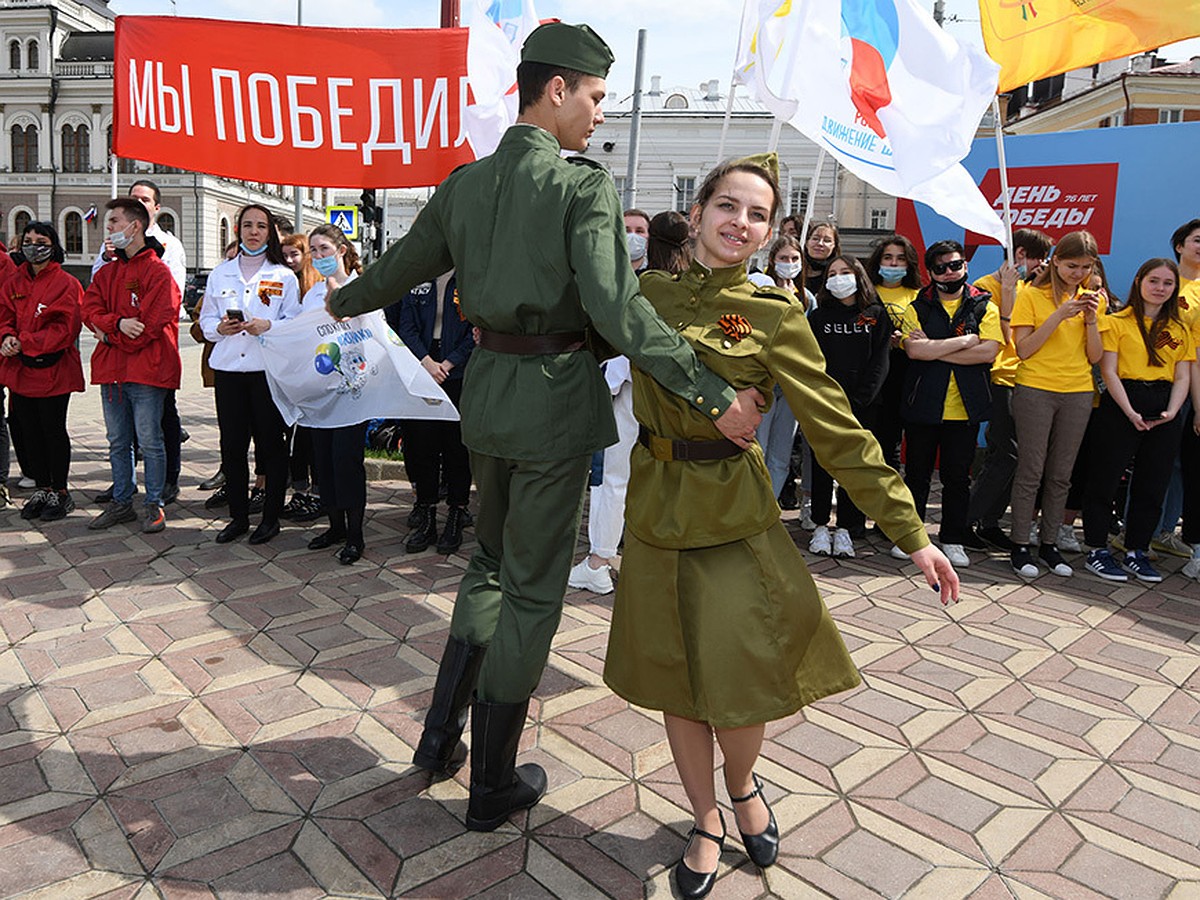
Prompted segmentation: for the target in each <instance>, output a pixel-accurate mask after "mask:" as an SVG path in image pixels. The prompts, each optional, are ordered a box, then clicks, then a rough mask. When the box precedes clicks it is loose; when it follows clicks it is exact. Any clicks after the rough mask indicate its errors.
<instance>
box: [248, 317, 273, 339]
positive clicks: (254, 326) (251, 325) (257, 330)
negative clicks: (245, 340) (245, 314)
mask: <svg viewBox="0 0 1200 900" xmlns="http://www.w3.org/2000/svg"><path fill="white" fill-rule="evenodd" d="M242 330H243V331H245V332H246V333H247V334H252V335H254V336H255V337H258V336H259V335H260V334H264V333H265V332H268V331H270V330H271V320H270V319H251V320H250V321H249V322H247V323H246V324H245V325H244V326H242Z"/></svg>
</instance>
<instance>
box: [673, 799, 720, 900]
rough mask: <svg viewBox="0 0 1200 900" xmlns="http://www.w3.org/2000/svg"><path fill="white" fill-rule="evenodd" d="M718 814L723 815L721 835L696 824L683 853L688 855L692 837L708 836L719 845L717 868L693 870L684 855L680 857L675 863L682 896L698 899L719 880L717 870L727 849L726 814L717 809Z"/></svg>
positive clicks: (676, 876) (705, 894)
mask: <svg viewBox="0 0 1200 900" xmlns="http://www.w3.org/2000/svg"><path fill="white" fill-rule="evenodd" d="M717 815H718V816H720V817H721V836H720V837H717V836H716V835H715V834H709V833H708V832H707V831H702V830H701V829H699V828H696V827H695V826H692V830H691V831H689V832H688V840H687V843H686V844H684V847H683V854H684V856H686V855H687V848H688V847H690V846H691V845H692V838H696V837H702V838H707V839H708V840H710V841H712V842H713V843H714V844H716V845H717V856H718V860H717V868H716V869H713V870H712V871H711V872H693V871H692V870H691V869H689V868H688V866H687V863H685V862H684V861H683V856H680V857H679V862H677V863H676V864H675V886H676V887H677V888H679V894H680V896H681V897H686V898H687V900H697V898H700V897H707V896H708V892H709V891H711V890H712V888H713V884H714V883H715V882H716V880H717V870H718V869H720V868H721V862H720V859H719V857H720V855H721V853H722V852H723V851H724V850H725V835H726V833H727V829H726V828H725V814H724V813H723V812H721V811H720V810H717Z"/></svg>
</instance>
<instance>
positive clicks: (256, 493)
mask: <svg viewBox="0 0 1200 900" xmlns="http://www.w3.org/2000/svg"><path fill="white" fill-rule="evenodd" d="M266 503H267V491H266V488H260V487H256V488H253V489H252V490H251V491H250V514H251V515H255V514H257V513H260V512H262V511H263V507H264V506H266Z"/></svg>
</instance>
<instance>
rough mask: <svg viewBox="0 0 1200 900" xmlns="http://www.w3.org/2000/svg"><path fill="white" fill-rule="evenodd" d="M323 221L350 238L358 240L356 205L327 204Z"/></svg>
mask: <svg viewBox="0 0 1200 900" xmlns="http://www.w3.org/2000/svg"><path fill="white" fill-rule="evenodd" d="M325 221H326V222H328V223H329V224H330V225H332V226H333V227H334V228H337V229H338V230H339V231H341V232H342V234H344V235H345V236H346V237H348V238H349V239H350V240H352V241H357V240H358V207H357V206H327V207H325Z"/></svg>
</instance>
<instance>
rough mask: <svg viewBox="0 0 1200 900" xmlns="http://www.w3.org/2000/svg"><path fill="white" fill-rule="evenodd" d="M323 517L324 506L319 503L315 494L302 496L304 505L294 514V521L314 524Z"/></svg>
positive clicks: (319, 499) (319, 500)
mask: <svg viewBox="0 0 1200 900" xmlns="http://www.w3.org/2000/svg"><path fill="white" fill-rule="evenodd" d="M323 515H325V506H324V504H322V503H321V498H320V497H318V496H317V495H316V494H304V504H303V506H302V507H301V509H300V511H299V512H298V513H296V516H295V521H297V522H315V521H316V520H317V519H319V518H321V516H323Z"/></svg>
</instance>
